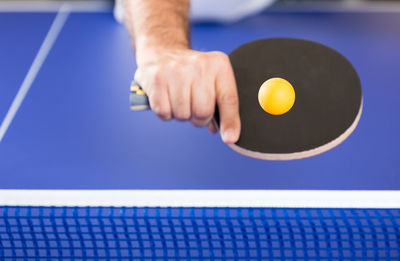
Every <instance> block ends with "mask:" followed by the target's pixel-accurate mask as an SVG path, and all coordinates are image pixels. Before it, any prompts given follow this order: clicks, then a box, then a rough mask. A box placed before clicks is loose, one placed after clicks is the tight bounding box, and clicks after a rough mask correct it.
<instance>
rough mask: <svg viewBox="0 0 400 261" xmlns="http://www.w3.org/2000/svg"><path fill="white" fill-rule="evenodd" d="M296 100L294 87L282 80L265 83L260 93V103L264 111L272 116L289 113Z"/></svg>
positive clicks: (276, 79) (274, 79) (277, 79)
mask: <svg viewBox="0 0 400 261" xmlns="http://www.w3.org/2000/svg"><path fill="white" fill-rule="evenodd" d="M294 100H295V92H294V89H293V86H292V85H291V84H290V83H289V82H288V81H286V80H285V79H282V78H271V79H269V80H267V81H265V82H264V83H263V84H262V85H261V87H260V89H259V91H258V102H259V103H260V106H261V108H263V110H264V111H266V112H268V113H269V114H272V115H282V114H284V113H286V112H288V111H289V110H290V109H291V108H292V106H293V104H294Z"/></svg>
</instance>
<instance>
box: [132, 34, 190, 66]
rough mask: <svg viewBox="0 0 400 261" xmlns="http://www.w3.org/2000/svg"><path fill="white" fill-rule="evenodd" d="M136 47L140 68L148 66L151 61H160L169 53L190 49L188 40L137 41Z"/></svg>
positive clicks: (148, 39) (142, 39) (144, 39)
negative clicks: (144, 65)
mask: <svg viewBox="0 0 400 261" xmlns="http://www.w3.org/2000/svg"><path fill="white" fill-rule="evenodd" d="M135 47H136V48H135V50H136V52H135V53H136V63H137V65H138V66H140V65H143V64H146V63H148V62H149V61H155V60H159V59H160V57H163V56H164V55H166V54H169V53H177V52H180V51H186V50H189V49H190V47H189V44H188V42H187V41H186V40H182V41H178V40H175V41H174V42H165V41H158V40H157V39H150V38H141V39H136V43H135Z"/></svg>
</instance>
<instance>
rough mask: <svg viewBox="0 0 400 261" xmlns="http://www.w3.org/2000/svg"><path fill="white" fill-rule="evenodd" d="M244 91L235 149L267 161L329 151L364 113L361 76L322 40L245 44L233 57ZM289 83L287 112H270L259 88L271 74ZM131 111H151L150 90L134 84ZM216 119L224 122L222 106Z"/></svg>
mask: <svg viewBox="0 0 400 261" xmlns="http://www.w3.org/2000/svg"><path fill="white" fill-rule="evenodd" d="M229 58H230V61H231V64H232V67H233V70H234V74H235V78H236V82H237V88H238V95H239V114H240V119H241V126H242V129H241V134H240V137H239V140H238V141H237V142H236V143H235V144H231V145H229V146H230V147H231V148H232V149H233V150H235V151H237V152H239V153H241V154H243V155H246V156H249V157H253V158H258V159H264V160H293V159H301V158H307V157H311V156H315V155H318V154H321V153H323V152H325V151H328V150H330V149H332V148H334V147H335V146H337V145H339V144H340V143H341V142H343V141H344V140H345V139H346V138H347V137H349V135H350V134H351V133H352V132H353V130H354V129H355V128H356V126H357V124H358V122H359V119H360V116H361V112H362V104H363V100H362V91H361V84H360V79H359V77H358V75H357V72H356V70H355V69H354V67H353V66H352V65H351V63H350V62H349V61H348V60H347V59H346V58H345V57H344V56H343V55H341V54H340V53H338V52H337V51H335V50H333V49H331V48H329V47H327V46H324V45H322V44H319V43H316V42H312V41H308V40H301V39H291V38H272V39H263V40H258V41H254V42H250V43H247V44H244V45H242V46H240V47H238V48H237V49H235V50H234V51H233V52H232V53H231V54H230V55H229ZM276 77H279V78H283V79H285V80H287V81H289V82H290V83H291V84H292V86H293V88H294V90H295V93H296V100H295V103H294V105H293V107H292V108H291V109H290V110H289V111H288V112H287V113H285V114H282V115H271V114H268V113H266V112H265V111H264V110H263V109H262V108H261V106H260V105H259V103H258V100H257V97H258V91H259V88H260V86H261V85H262V83H263V82H264V81H266V80H268V79H270V78H276ZM130 103H131V109H132V110H144V109H149V108H150V107H149V102H148V99H147V96H146V94H145V92H144V91H143V90H142V88H141V87H140V86H139V85H138V84H137V83H135V82H133V83H132V86H131V95H130ZM214 119H215V121H216V123H217V124H218V123H219V114H218V108H217V109H216V112H215V115H214Z"/></svg>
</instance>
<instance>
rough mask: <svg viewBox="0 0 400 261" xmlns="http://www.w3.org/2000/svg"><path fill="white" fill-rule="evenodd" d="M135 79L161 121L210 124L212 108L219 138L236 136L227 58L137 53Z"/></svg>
mask: <svg viewBox="0 0 400 261" xmlns="http://www.w3.org/2000/svg"><path fill="white" fill-rule="evenodd" d="M137 64H138V69H137V71H136V74H135V80H136V81H137V82H138V83H139V84H140V85H141V86H142V87H143V89H144V90H145V92H146V93H147V95H148V97H149V102H150V107H151V109H152V110H153V111H154V113H156V114H157V115H158V117H160V118H161V119H162V120H166V121H168V120H171V119H173V118H174V119H176V120H180V121H190V122H191V123H192V124H193V125H194V126H197V127H202V126H208V129H209V131H210V132H212V133H216V132H217V129H216V126H215V125H214V124H213V120H212V119H213V115H214V110H215V105H216V104H217V105H218V110H219V114H220V130H221V136H222V139H223V141H224V142H225V143H234V142H236V141H237V140H238V138H239V135H240V119H239V109H238V96H237V89H236V81H235V77H234V74H233V70H232V66H231V64H230V61H229V58H228V56H227V55H225V54H224V53H221V52H198V51H194V50H191V49H187V48H162V49H158V50H156V51H154V50H152V51H151V52H150V51H147V52H145V53H138V54H137Z"/></svg>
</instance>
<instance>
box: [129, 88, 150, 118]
mask: <svg viewBox="0 0 400 261" xmlns="http://www.w3.org/2000/svg"><path fill="white" fill-rule="evenodd" d="M129 100H130V104H131V110H132V111H143V110H149V109H150V104H149V98H148V97H147V94H146V92H145V91H144V90H143V89H142V87H140V85H139V84H138V83H137V82H135V81H132V83H131V92H130V97H129Z"/></svg>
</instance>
